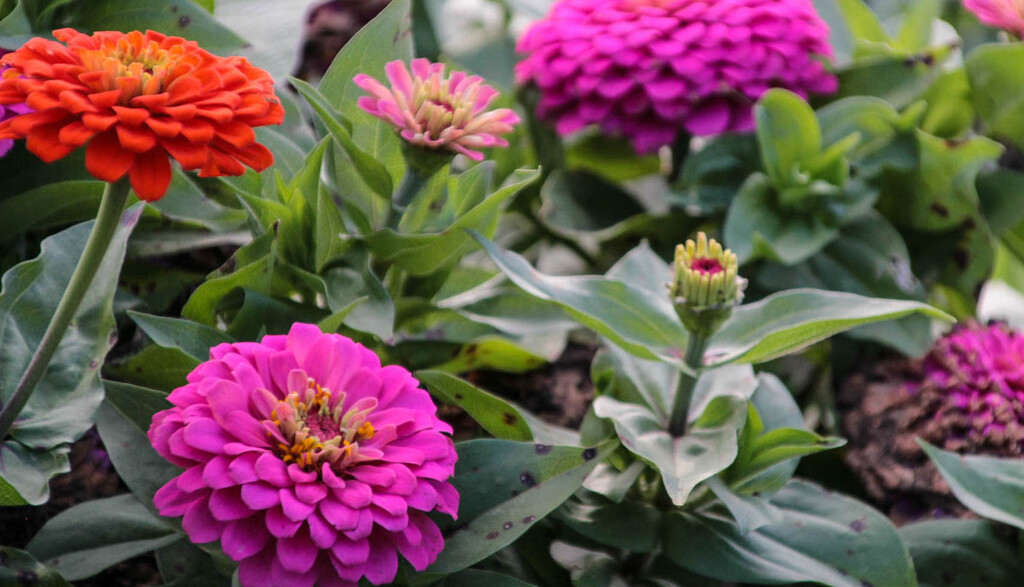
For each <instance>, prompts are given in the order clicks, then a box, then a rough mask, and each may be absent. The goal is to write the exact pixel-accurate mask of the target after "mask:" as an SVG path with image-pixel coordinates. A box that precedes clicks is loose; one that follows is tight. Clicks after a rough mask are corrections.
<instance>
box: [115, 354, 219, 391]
mask: <svg viewBox="0 0 1024 587" xmlns="http://www.w3.org/2000/svg"><path fill="white" fill-rule="evenodd" d="M199 363H200V361H199V360H198V359H196V358H195V357H193V356H191V355H188V354H187V353H185V352H184V351H182V350H179V349H176V348H169V347H162V346H160V345H156V344H151V345H149V346H146V347H144V348H143V349H142V350H141V351H139V352H138V353H136V354H134V355H132V356H130V357H127V358H125V359H123V360H119V361H116V362H111V363H107V364H106V365H104V366H103V376H104V377H107V378H111V379H118V380H120V381H124V382H126V383H132V384H135V385H141V386H143V387H151V388H154V389H159V390H161V391H165V392H166V391H171V390H172V389H175V388H177V387H181V386H182V385H185V377H186V376H187V375H188V374H189V373H190V372H192V370H193V369H195V368H196V367H197V366H198V365H199Z"/></svg>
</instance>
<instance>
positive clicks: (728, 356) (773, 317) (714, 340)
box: [704, 289, 952, 365]
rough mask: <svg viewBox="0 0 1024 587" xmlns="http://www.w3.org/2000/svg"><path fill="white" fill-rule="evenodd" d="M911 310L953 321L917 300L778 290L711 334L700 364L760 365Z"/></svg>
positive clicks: (742, 308) (737, 311)
mask: <svg viewBox="0 0 1024 587" xmlns="http://www.w3.org/2000/svg"><path fill="white" fill-rule="evenodd" d="M913 313H922V314H924V315H926V316H930V317H932V318H937V319H940V320H949V321H952V318H951V317H950V316H949V315H947V314H945V313H944V312H941V311H939V310H937V309H935V308H933V307H931V306H929V305H927V304H923V303H921V302H914V301H907V300H885V299H876V298H866V297H863V296H858V295H854V294H848V293H842V292H832V291H820V290H813V289H795V290H791V291H786V292H781V293H777V294H773V295H770V296H768V297H767V298H765V299H763V300H761V301H759V302H756V303H753V304H749V305H744V306H740V307H738V308H736V309H735V310H734V311H733V314H732V316H731V317H730V318H729V320H728V321H726V323H725V324H724V325H723V326H722V328H721V329H720V330H719V331H718V332H716V333H715V335H714V336H712V337H711V341H710V343H709V344H708V348H707V351H706V352H705V354H704V362H705V363H706V364H710V365H721V364H724V363H739V362H743V363H761V362H764V361H767V360H769V359H774V358H775V357H781V356H783V355H787V354H790V353H793V352H796V351H798V350H800V349H802V348H804V347H806V346H808V345H810V344H813V343H815V342H818V341H819V340H824V339H826V338H828V337H830V336H832V335H833V334H837V333H839V332H842V331H844V330H848V329H850V328H853V327H855V326H860V325H862V324H868V323H871V322H877V321H880V320H891V319H894V318H900V317H903V316H907V315H909V314H913Z"/></svg>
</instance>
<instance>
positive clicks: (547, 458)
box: [426, 440, 617, 574]
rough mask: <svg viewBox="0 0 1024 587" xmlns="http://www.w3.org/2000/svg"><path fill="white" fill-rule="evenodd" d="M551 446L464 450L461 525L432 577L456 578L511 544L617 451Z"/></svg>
mask: <svg viewBox="0 0 1024 587" xmlns="http://www.w3.org/2000/svg"><path fill="white" fill-rule="evenodd" d="M616 446H617V443H609V444H606V445H603V446H601V447H599V448H588V449H578V448H569V447H550V446H546V445H534V444H531V443H519V442H512V441H505V440H475V441H469V442H464V443H462V444H460V445H459V461H458V463H456V465H455V476H454V477H453V478H452V482H453V484H454V485H455V486H456V489H458V490H459V494H460V497H461V503H460V506H459V525H458V526H455V527H453V528H451V530H450V532H449V533H448V534H447V535H446V537H445V549H444V550H443V551H442V552H441V554H440V555H439V556H438V558H437V561H436V562H434V564H433V565H431V566H430V567H429V568H428V569H427V571H426V572H427V573H428V574H430V573H453V572H455V571H458V570H461V569H464V568H466V567H468V566H470V565H472V564H475V563H476V562H478V561H481V560H483V559H484V558H486V557H487V556H490V555H491V554H493V553H495V552H497V551H498V550H500V549H502V548H504V547H505V546H507V545H509V544H511V543H512V542H513V541H515V540H516V539H517V538H519V537H520V536H522V535H523V533H525V532H526V531H527V530H528V529H529V528H530V527H532V525H533V524H534V522H536V521H537V520H539V519H541V518H543V517H544V516H546V515H547V514H548V513H550V512H551V511H552V510H554V509H555V508H557V507H558V506H559V505H561V504H562V502H564V501H565V500H566V499H568V498H569V496H571V495H572V494H573V493H574V492H575V491H576V490H577V489H579V487H580V485H581V484H582V483H583V479H584V478H585V477H586V476H587V475H588V474H589V473H590V472H591V471H592V470H593V469H594V467H595V466H596V465H597V464H598V463H599V462H601V461H603V460H604V459H605V458H606V457H607V456H608V455H609V454H610V453H611V452H612V450H614V449H615V447H616Z"/></svg>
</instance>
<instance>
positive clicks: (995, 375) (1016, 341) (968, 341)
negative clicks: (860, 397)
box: [911, 322, 1024, 445]
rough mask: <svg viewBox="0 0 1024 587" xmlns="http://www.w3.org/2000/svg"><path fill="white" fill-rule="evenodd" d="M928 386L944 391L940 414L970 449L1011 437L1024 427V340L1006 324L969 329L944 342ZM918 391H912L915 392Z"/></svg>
mask: <svg viewBox="0 0 1024 587" xmlns="http://www.w3.org/2000/svg"><path fill="white" fill-rule="evenodd" d="M924 375H925V380H926V382H925V383H926V384H931V385H933V386H935V387H937V388H938V389H942V390H944V391H945V404H944V405H943V406H942V407H940V408H939V410H938V411H937V412H936V414H935V419H936V420H940V421H949V422H955V423H956V424H957V426H956V427H957V428H959V430H958V431H954V432H953V433H954V434H960V435H963V436H964V437H965V438H964V440H965V441H967V442H968V443H969V444H977V445H982V444H985V443H990V442H992V441H996V440H998V439H1001V438H1002V437H1004V436H1006V433H1007V428H1008V427H1012V428H1014V430H1013V431H1012V432H1013V434H1012V436H1014V437H1020V435H1021V432H1024V430H1022V427H1024V335H1021V333H1019V332H1015V331H1013V330H1011V329H1010V328H1009V327H1008V326H1006V325H1005V324H1003V323H998V322H994V323H992V324H989V325H988V326H981V325H979V324H968V325H966V326H959V327H957V328H956V329H955V330H954V331H953V332H952V333H950V334H948V335H946V336H945V337H943V338H941V339H940V340H939V341H938V342H937V343H936V344H935V347H934V348H933V349H932V351H931V352H930V353H929V354H928V357H927V358H926V359H925V363H924ZM911 390H912V391H913V387H911Z"/></svg>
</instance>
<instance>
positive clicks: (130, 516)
mask: <svg viewBox="0 0 1024 587" xmlns="http://www.w3.org/2000/svg"><path fill="white" fill-rule="evenodd" d="M181 539H182V536H181V535H180V534H178V533H177V532H175V530H174V527H173V526H170V525H169V524H167V523H165V522H164V521H162V520H160V519H158V518H157V517H156V516H154V515H153V514H152V513H151V512H150V511H149V510H147V509H146V508H145V506H143V505H142V504H141V503H139V500H137V499H135V496H133V495H118V496H116V497H108V498H105V499H96V500H91V501H86V502H83V503H80V504H78V505H76V506H74V507H72V508H71V509H67V510H64V511H63V512H61V513H59V514H57V515H56V516H54V517H53V518H51V519H50V520H49V521H47V522H46V525H45V526H43V527H42V529H41V530H39V533H38V534H36V535H35V537H33V538H32V541H31V542H29V544H28V546H26V547H25V550H27V551H28V553H29V554H31V555H32V556H34V557H35V558H36V559H38V560H41V561H43V563H44V564H46V565H47V566H49V567H50V568H52V569H54V570H55V571H57V572H59V573H60V574H61V575H63V576H64V577H65V578H67V579H70V580H72V581H77V580H79V579H85V578H87V577H91V576H93V575H95V574H96V573H98V572H100V571H102V570H103V569H106V568H107V567H110V566H112V565H115V564H117V563H119V562H121V561H125V560H128V559H130V558H132V557H134V556H137V555H140V554H143V553H145V552H149V551H151V550H154V549H157V548H160V547H162V546H167V545H168V544H171V543H172V542H176V541H178V540H181Z"/></svg>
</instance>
